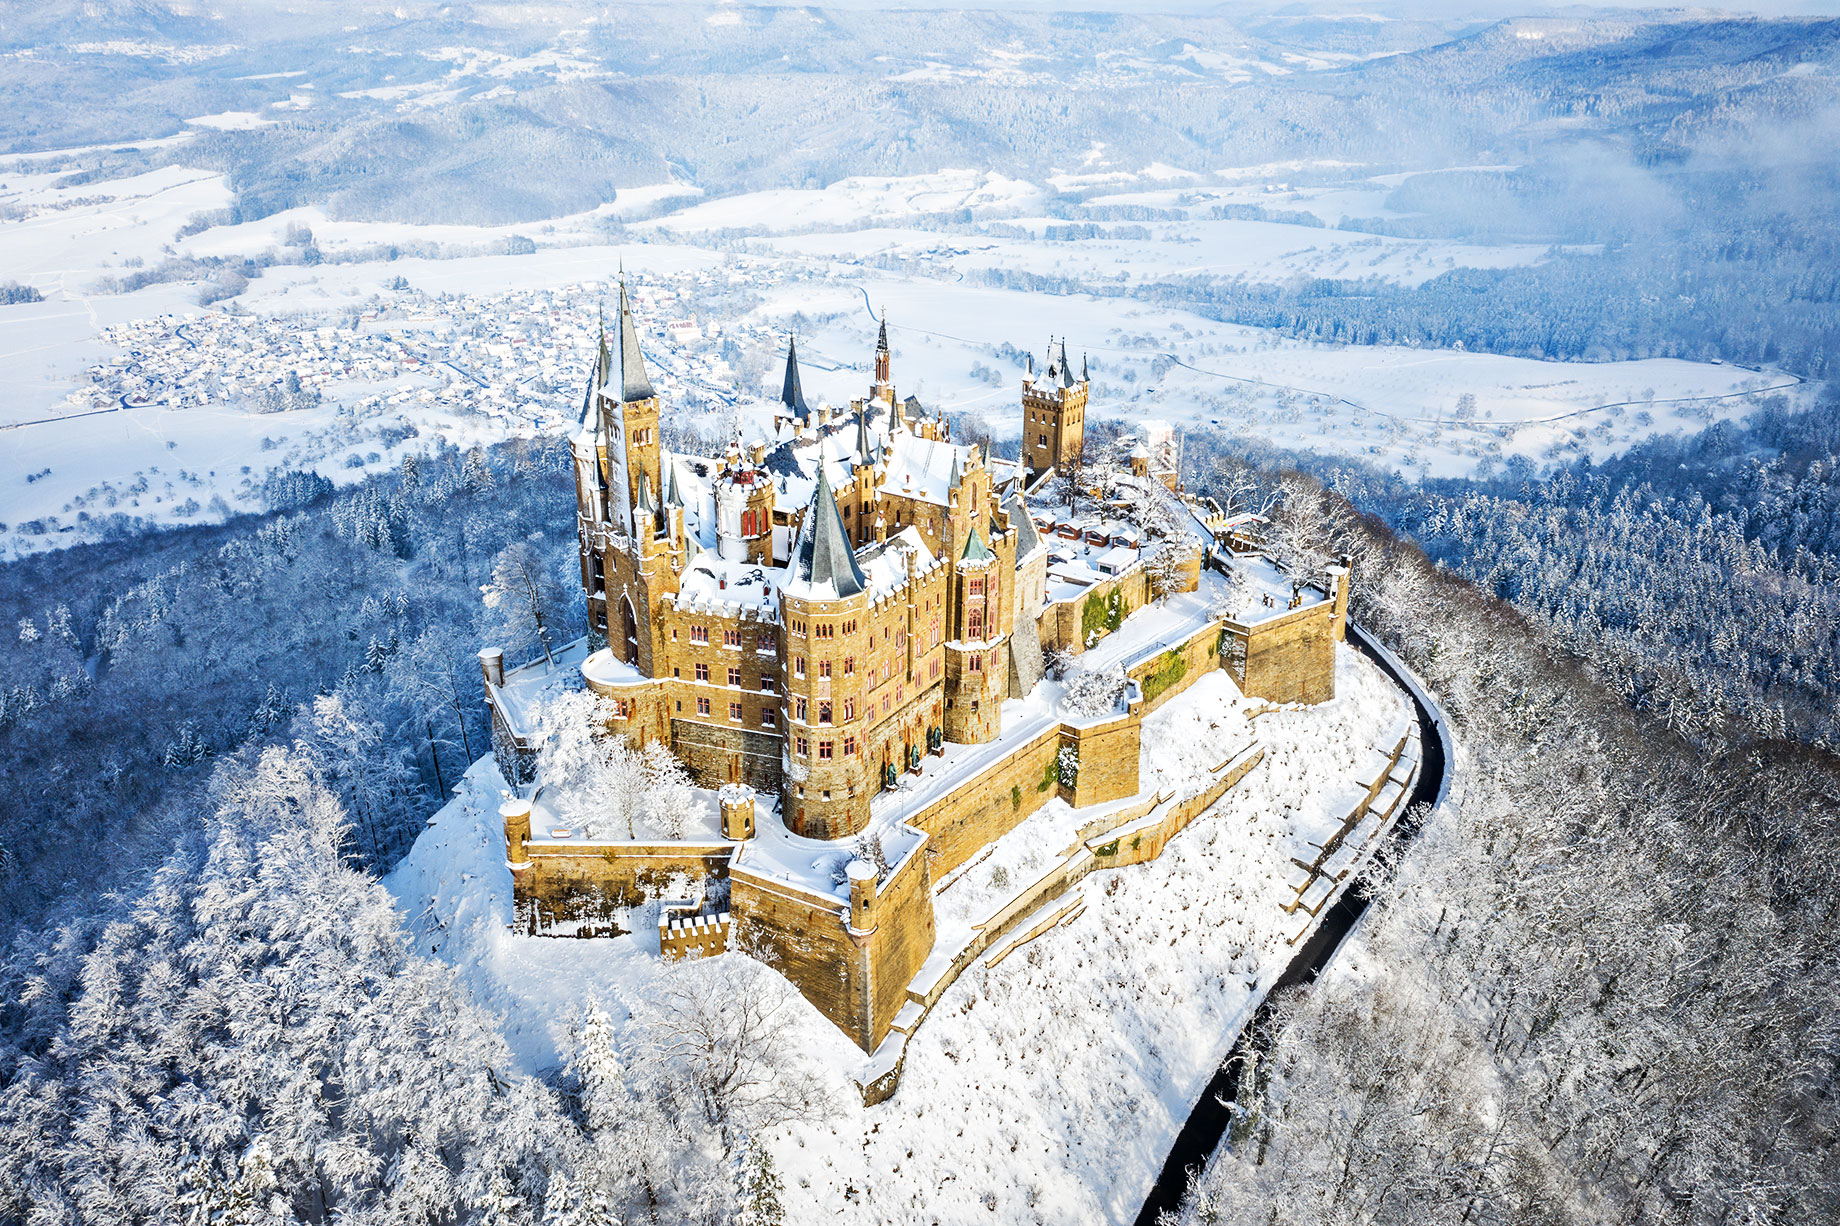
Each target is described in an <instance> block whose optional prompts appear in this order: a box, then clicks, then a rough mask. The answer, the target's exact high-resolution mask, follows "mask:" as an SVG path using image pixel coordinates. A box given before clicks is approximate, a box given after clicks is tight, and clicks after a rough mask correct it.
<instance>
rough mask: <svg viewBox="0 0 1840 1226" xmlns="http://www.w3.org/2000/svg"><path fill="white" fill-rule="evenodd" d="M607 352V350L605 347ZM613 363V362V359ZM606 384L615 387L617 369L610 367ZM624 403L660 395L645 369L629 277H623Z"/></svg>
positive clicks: (621, 364) (621, 299) (621, 374)
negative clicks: (614, 372)
mask: <svg viewBox="0 0 1840 1226" xmlns="http://www.w3.org/2000/svg"><path fill="white" fill-rule="evenodd" d="M602 352H603V353H605V352H606V350H605V349H604V348H603V350H602ZM609 366H610V367H611V362H610V363H609ZM607 375H608V378H607V381H606V386H607V387H609V388H612V387H613V378H612V376H613V371H612V370H611V369H609V370H608V371H607ZM619 391H620V403H621V404H631V403H632V402H633V401H635V400H652V399H655V398H656V397H657V395H658V393H657V392H655V391H653V390H652V380H651V378H650V377H649V376H648V375H647V374H646V373H645V355H644V354H643V353H640V352H639V332H638V329H637V328H635V327H634V326H633V314H632V304H631V303H630V302H628V301H627V298H626V279H625V278H624V277H621V279H620V388H619Z"/></svg>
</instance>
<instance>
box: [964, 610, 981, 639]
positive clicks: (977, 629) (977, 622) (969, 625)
mask: <svg viewBox="0 0 1840 1226" xmlns="http://www.w3.org/2000/svg"><path fill="white" fill-rule="evenodd" d="M965 621H966V632H967V633H968V634H970V636H971V637H972V638H974V639H981V638H983V637H984V610H982V609H970V610H968V611H967V613H966V618H965Z"/></svg>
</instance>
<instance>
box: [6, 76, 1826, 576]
mask: <svg viewBox="0 0 1840 1226" xmlns="http://www.w3.org/2000/svg"><path fill="white" fill-rule="evenodd" d="M491 67H492V66H491V65H487V66H486V67H485V68H481V69H480V71H486V70H487V69H490V68H491ZM269 118H272V116H263V115H252V114H246V113H241V112H235V113H230V112H227V113H224V114H220V115H216V116H201V117H198V119H197V120H195V121H194V122H193V124H192V126H191V127H190V128H188V129H187V132H197V131H207V130H211V129H218V130H225V129H231V130H234V129H236V128H238V127H243V128H246V127H248V126H250V125H253V124H257V123H258V122H266V120H267V119H269ZM184 139H185V134H184V133H182V134H180V135H179V136H177V137H174V138H172V140H171V141H170V142H168V143H172V144H175V145H178V146H180V147H181V148H180V152H182V146H183V141H184ZM1092 160H1093V164H1092V165H1091V166H1088V167H1082V168H1078V171H1077V172H1069V173H1067V174H1065V175H1057V176H1051V177H1050V180H1049V181H1047V182H1042V183H1032V182H1028V181H1025V180H1021V179H1015V178H1008V177H1005V176H1003V175H1001V174H995V173H989V172H977V171H969V170H963V171H942V172H939V173H936V174H929V175H915V176H908V177H903V178H876V179H871V178H854V179H845V180H841V181H839V182H836V183H833V184H830V185H828V186H824V187H814V188H804V189H783V190H777V191H770V192H754V193H747V194H742V195H735V196H727V197H723V198H720V199H703V198H702V193H701V192H699V191H698V190H697V189H695V188H691V187H686V186H683V185H680V184H673V183H661V184H651V185H638V186H635V187H632V188H629V189H623V190H621V191H619V192H617V193H616V198H615V199H614V200H612V201H610V202H608V203H606V204H603V205H602V206H600V207H598V208H596V209H593V210H589V211H587V212H583V213H578V214H573V215H570V216H566V217H558V218H555V219H552V220H550V221H547V222H541V223H537V224H526V225H505V226H462V225H412V224H407V223H398V222H371V221H353V220H348V219H338V218H331V217H328V216H327V215H326V214H325V213H324V212H323V211H321V210H319V209H317V208H297V209H290V210H287V211H284V212H281V213H277V214H274V215H271V216H268V217H264V218H261V219H259V220H254V221H249V222H245V223H241V224H235V225H204V224H203V223H202V222H201V221H199V220H198V219H199V218H201V217H205V216H208V215H210V214H212V213H213V212H214V211H215V210H219V209H222V208H223V207H225V206H226V205H227V204H229V203H230V202H231V199H232V196H231V192H230V189H229V186H228V184H227V182H226V181H225V180H224V178H223V177H222V176H221V175H218V174H215V173H212V172H207V171H202V170H196V169H188V168H186V167H184V166H168V167H164V168H161V169H158V170H154V171H148V172H145V173H140V174H135V175H131V176H127V177H123V178H119V179H114V180H108V179H101V180H88V179H86V181H83V182H81V183H71V182H68V181H66V179H65V178H63V177H62V176H61V174H60V173H59V172H57V171H54V170H51V169H47V167H49V166H53V165H55V164H56V163H55V161H54V160H53V159H51V158H49V157H48V156H45V155H36V156H32V157H22V158H15V159H13V160H11V161H9V162H4V163H0V284H5V283H7V282H17V283H19V284H20V285H22V286H26V287H29V288H31V289H33V290H35V291H37V292H38V293H40V294H42V295H43V296H44V300H43V301H40V302H34V303H17V304H13V305H5V306H0V435H4V436H5V444H6V445H5V446H4V447H0V524H3V525H4V527H0V556H17V555H18V554H20V553H23V552H28V551H33V550H38V549H44V548H54V547H59V546H62V545H66V544H70V543H73V542H76V541H80V540H85V539H92V538H93V537H94V536H95V535H97V534H99V533H100V532H101V531H103V528H104V525H106V524H108V523H109V522H110V521H111V517H126V519H127V521H128V526H130V527H131V526H133V524H134V522H135V521H139V522H140V523H141V524H160V523H170V522H200V521H205V520H210V519H215V518H221V517H222V516H223V515H225V514H228V513H230V512H233V511H242V510H251V509H260V508H261V506H262V505H263V504H262V502H261V498H260V490H261V488H262V484H263V479H264V477H265V476H266V475H267V474H268V473H269V472H270V471H271V470H275V469H286V468H302V469H311V470H314V471H316V472H319V473H321V474H322V475H324V476H326V477H329V478H331V479H332V480H334V481H335V482H346V481H351V480H357V479H360V478H361V477H363V476H364V475H365V474H367V473H373V472H376V471H378V470H379V469H381V468H383V467H387V466H389V465H392V464H394V463H396V462H397V461H398V460H399V459H400V457H401V455H402V453H403V452H405V451H409V450H425V449H428V448H433V447H437V446H440V445H443V444H445V443H453V444H457V445H460V446H470V445H472V444H473V443H475V442H483V441H491V440H492V439H495V438H501V437H506V436H510V435H516V434H528V433H531V432H537V431H552V430H556V429H559V428H561V426H562V424H563V422H564V421H565V419H566V416H567V413H568V411H569V406H570V405H571V403H578V402H579V399H580V396H579V388H578V387H577V386H576V384H577V381H578V380H579V379H580V378H581V374H582V372H583V371H585V369H586V368H587V365H588V362H589V360H590V357H591V354H592V351H593V345H594V343H595V333H596V327H597V324H596V319H597V315H598V312H599V311H601V310H602V309H603V308H604V306H605V302H606V300H607V298H608V297H609V295H610V293H611V288H612V286H613V284H614V282H615V279H616V278H617V276H618V274H619V271H620V269H621V268H624V269H625V270H626V272H627V274H628V276H629V278H630V280H631V282H632V284H633V286H634V290H635V294H636V298H637V301H638V306H639V309H640V314H641V318H642V323H643V325H644V327H645V329H646V333H647V335H646V346H647V354H648V357H649V358H650V359H651V360H652V362H653V364H654V366H655V367H656V368H657V369H658V370H659V371H660V372H661V373H662V378H663V383H664V384H665V387H666V395H667V397H668V398H669V410H670V415H669V416H668V417H667V421H674V422H675V423H677V424H678V425H680V426H681V427H684V428H686V429H689V430H691V431H693V432H695V433H697V434H700V435H702V436H703V437H706V438H716V437H725V436H726V435H727V434H728V433H729V432H731V431H732V430H733V429H734V428H735V426H736V425H737V424H739V425H740V426H741V427H742V428H743V429H744V431H748V432H754V433H757V432H759V430H761V429H762V428H764V423H765V422H766V421H767V420H768V414H767V412H766V411H765V406H766V403H767V401H769V400H770V399H771V398H772V397H773V396H774V394H775V392H776V391H777V386H778V378H779V374H780V369H781V364H782V363H783V353H784V350H783V345H784V336H785V333H786V332H787V331H796V332H797V334H798V335H799V338H800V353H801V357H802V358H803V360H804V373H805V387H806V390H807V393H808V395H815V396H821V397H826V398H829V399H830V400H831V401H832V402H833V403H834V404H837V405H839V406H842V405H846V404H847V403H848V401H849V399H850V398H851V397H853V396H858V395H861V394H862V391H863V389H864V385H865V384H866V382H867V380H868V365H869V358H870V355H871V351H872V347H873V343H874V331H875V326H876V318H875V313H876V312H881V311H884V310H885V311H886V312H887V316H888V320H889V331H890V336H891V338H892V340H893V342H894V349H895V355H894V356H895V365H894V377H895V382H896V385H897V387H898V388H899V389H900V391H901V393H902V394H903V395H907V394H917V395H918V396H919V397H920V398H921V400H922V402H923V403H924V404H925V405H926V406H927V407H928V408H929V409H939V410H944V411H945V412H947V413H948V414H951V415H953V416H955V417H958V418H960V419H962V420H963V421H964V422H965V423H966V424H967V425H969V426H972V427H975V428H976V429H979V430H983V431H987V432H989V433H990V434H991V435H992V436H993V437H995V438H998V439H1005V438H1014V437H1016V436H1017V435H1018V432H1019V429H1020V416H1019V412H1018V409H1017V399H1018V383H1019V380H1020V378H1021V374H1022V369H1023V354H1024V352H1025V351H1029V350H1033V351H1035V352H1036V353H1037V354H1038V355H1039V353H1040V352H1041V351H1042V349H1043V348H1044V347H1045V345H1046V342H1047V339H1048V336H1049V334H1054V335H1056V336H1064V337H1065V338H1066V340H1067V345H1068V349H1069V352H1070V353H1078V354H1081V355H1083V356H1084V357H1085V358H1086V359H1087V360H1088V361H1089V362H1090V369H1091V373H1092V377H1093V381H1094V394H1093V400H1092V404H1091V407H1090V408H1089V412H1091V413H1093V414H1095V415H1096V416H1100V417H1114V418H1121V419H1124V420H1127V421H1128V420H1130V419H1133V418H1138V417H1152V418H1159V419H1163V420H1168V421H1172V422H1175V423H1178V424H1180V425H1182V426H1184V427H1187V428H1190V429H1217V430H1220V431H1222V432H1225V433H1228V434H1233V433H1239V434H1244V435H1247V436H1251V437H1256V438H1260V439H1265V440H1269V441H1271V442H1274V443H1277V444H1280V445H1284V446H1303V447H1316V448H1319V449H1325V450H1331V451H1336V452H1340V453H1343V454H1347V455H1351V456H1356V457H1360V458H1362V459H1364V460H1367V461H1369V462H1373V463H1378V464H1382V465H1389V466H1394V467H1397V468H1399V469H1401V470H1402V471H1404V472H1405V473H1407V474H1408V475H1413V476H1417V475H1427V474H1429V475H1457V474H1464V473H1473V472H1478V471H1481V472H1487V471H1490V470H1492V469H1494V468H1496V467H1497V466H1499V465H1502V464H1505V463H1506V462H1507V461H1508V460H1510V459H1511V458H1513V457H1516V456H1519V457H1524V458H1525V459H1526V460H1528V461H1531V462H1532V463H1533V464H1534V465H1536V466H1538V465H1542V464H1545V463H1548V462H1551V461H1556V460H1564V459H1569V458H1573V457H1576V456H1578V455H1584V454H1589V455H1591V456H1593V457H1596V458H1602V457H1604V456H1607V455H1610V454H1613V453H1614V452H1616V451H1618V450H1621V449H1623V448H1626V447H1627V446H1629V445H1630V444H1631V443H1632V442H1634V441H1636V440H1639V439H1641V438H1643V437H1646V436H1647V435H1649V434H1652V433H1655V432H1657V431H1678V430H1688V429H1694V428H1698V427H1700V426H1702V425H1704V424H1705V423H1706V422H1708V421H1711V420H1714V419H1718V418H1725V417H1740V416H1742V415H1743V414H1744V413H1746V412H1747V411H1749V410H1750V408H1752V407H1753V406H1754V404H1755V403H1756V400H1757V397H1758V394H1759V393H1760V392H1762V391H1765V390H1777V391H1786V392H1787V393H1788V394H1789V395H1791V396H1795V397H1806V396H1807V395H1808V394H1809V389H1807V388H1802V387H1797V386H1795V382H1796V381H1795V380H1793V379H1792V378H1790V377H1787V376H1782V375H1779V374H1775V373H1772V372H1767V371H1765V372H1753V371H1749V370H1744V369H1740V368H1736V367H1729V366H1719V365H1707V364H1701V363H1693V362H1683V361H1672V360H1651V361H1639V362H1605V363H1561V362H1538V361H1531V360H1527V359H1520V358H1505V357H1498V356H1494V355H1488V354H1472V353H1462V352H1452V351H1443V350H1425V349H1406V348H1396V347H1384V346H1341V345H1326V344H1310V343H1304V342H1299V341H1295V340H1290V339H1287V338H1284V337H1281V336H1278V335H1276V334H1274V333H1271V332H1268V331H1263V330H1260V329H1254V328H1246V327H1238V326H1234V325H1230V324H1222V323H1219V322H1216V321H1213V320H1210V319H1206V318H1203V317H1201V316H1199V315H1196V314H1194V313H1192V312H1190V311H1186V310H1182V309H1179V308H1172V307H1161V306H1154V305H1149V304H1146V303H1143V302H1140V301H1137V300H1134V299H1131V298H1128V297H1127V298H1120V297H1116V296H1112V294H1113V292H1114V291H1115V290H1116V288H1117V287H1118V286H1120V285H1125V286H1127V287H1128V286H1135V285H1150V284H1155V283H1157V282H1158V281H1159V280H1168V279H1180V278H1184V277H1189V276H1236V275H1242V274H1243V275H1246V276H1249V277H1253V278H1257V279H1270V280H1279V279H1283V278H1288V277H1292V276H1297V275H1310V276H1330V277H1360V276H1375V277H1383V278H1386V279H1389V280H1393V281H1396V282H1399V283H1402V284H1410V283H1415V282H1418V281H1422V280H1424V279H1425V278H1427V277H1430V276H1434V275H1437V274H1438V273H1440V272H1443V271H1445V270H1447V269H1449V268H1451V267H1461V266H1473V267H1501V266H1506V265H1512V264H1520V263H1527V262H1530V261H1535V260H1539V259H1542V258H1545V252H1544V251H1543V250H1541V249H1536V248H1533V247H1514V246H1503V247H1480V246H1474V245H1464V244H1454V243H1447V242H1426V241H1419V240H1407V239H1397V238H1383V237H1380V236H1376V235H1371V234H1366V233H1362V232H1360V231H1355V230H1337V229H1330V228H1323V227H1320V226H1311V225H1305V224H1296V223H1294V222H1285V221H1273V220H1244V219H1228V218H1222V217H1220V216H1219V215H1218V210H1221V209H1223V208H1227V207H1230V206H1231V207H1238V206H1245V205H1250V204H1257V205H1258V206H1259V207H1260V208H1262V209H1264V210H1265V211H1266V214H1267V216H1268V217H1298V216H1302V215H1305V214H1308V215H1313V216H1315V217H1318V218H1321V219H1324V220H1329V221H1334V220H1339V219H1340V218H1341V217H1342V216H1344V215H1348V214H1358V215H1361V216H1376V215H1379V212H1384V209H1383V208H1382V205H1383V202H1384V201H1385V199H1386V198H1387V193H1388V192H1389V191H1391V190H1392V188H1394V187H1396V186H1397V184H1398V182H1399V181H1400V180H1401V179H1402V178H1403V177H1404V176H1401V175H1380V176H1374V177H1371V178H1368V177H1363V175H1362V174H1361V172H1360V169H1359V168H1350V167H1339V168H1338V167H1334V166H1327V165H1323V164H1316V165H1304V164H1297V163H1286V164H1278V165H1272V166H1263V167H1241V168H1231V167H1230V168H1225V169H1219V170H1214V171H1196V170H1188V169H1183V168H1179V167H1170V166H1163V165H1151V166H1148V167H1144V168H1141V169H1136V170H1131V169H1125V168H1120V167H1118V166H1116V165H1114V164H1112V163H1111V160H1110V158H1109V156H1108V155H1106V154H1105V153H1104V151H1102V150H1095V152H1094V154H1093V158H1092ZM1324 176H1328V178H1329V179H1330V181H1329V182H1327V183H1324V182H1320V181H1319V180H1322V179H1323V178H1324ZM1300 178H1301V179H1303V180H1310V182H1299V181H1298V180H1299V179H1300ZM1069 192H1071V193H1074V194H1073V196H1072V197H1069V196H1068V195H1066V193H1069ZM1069 199H1071V200H1072V201H1073V204H1074V206H1075V207H1074V208H1073V213H1074V216H1073V218H1072V219H1071V220H1061V219H1059V218H1050V217H1047V216H1044V214H1043V211H1042V206H1043V204H1044V202H1047V201H1049V200H1060V201H1061V202H1062V204H1063V205H1066V203H1067V202H1068V200H1069ZM1132 205H1135V206H1141V207H1144V208H1154V209H1157V210H1161V211H1163V212H1164V213H1167V212H1169V211H1172V210H1173V211H1174V212H1175V213H1177V214H1180V215H1182V216H1184V217H1186V220H1167V219H1164V220H1153V221H1147V222H1143V223H1120V222H1115V221H1104V222H1102V223H1098V224H1097V232H1096V233H1095V234H1094V235H1092V236H1089V237H1078V238H1077V239H1075V240H1069V239H1068V238H1067V236H1066V233H1065V231H1066V228H1067V226H1068V225H1070V224H1074V223H1075V222H1077V214H1078V212H1079V210H1080V209H1083V208H1090V209H1093V210H1096V211H1098V210H1105V209H1111V210H1113V211H1114V212H1115V210H1116V209H1117V208H1119V207H1122V206H1132ZM1376 210H1379V212H1376ZM1061 211H1062V212H1067V211H1068V210H1067V209H1066V208H1063V209H1062V210H1061ZM1101 215H1103V216H1108V217H1109V216H1111V215H1112V214H1109V213H1101ZM1161 215H1162V214H1161V213H1159V216H1161ZM942 219H949V224H945V223H943V222H942ZM245 261H247V262H248V263H244V262H245ZM236 268H241V269H243V271H244V272H248V273H250V274H251V275H249V276H247V277H244V276H243V275H242V274H241V273H237V274H235V275H232V273H231V271H227V270H234V269H236ZM1024 272H1026V273H1032V274H1040V275H1050V276H1060V277H1067V278H1072V279H1075V280H1078V281H1080V282H1083V283H1091V284H1094V285H1095V286H1104V287H1106V293H1105V294H1094V295H1087V294H1077V293H1076V294H1067V295H1047V294H1041V293H1025V292H1022V291H1019V290H1011V289H1003V288H998V287H996V286H995V285H993V284H992V283H991V278H992V276H994V275H998V274H1008V273H1024ZM201 298H209V299H210V300H211V303H210V305H209V306H201V305H200V300H201ZM415 330H421V331H423V332H425V333H427V334H429V335H430V336H431V337H433V338H435V339H434V341H433V342H432V343H434V344H446V345H450V346H451V352H443V353H436V352H433V351H432V350H431V348H430V347H429V346H428V345H424V346H422V347H421V348H416V347H414V346H409V347H407V348H405V347H404V346H402V345H393V344H392V343H391V341H390V338H391V337H392V336H397V337H400V336H402V335H405V334H407V333H408V332H411V331H415ZM311 334H320V335H322V336H325V335H327V334H330V335H331V339H330V340H327V341H326V342H325V343H324V344H321V345H320V346H319V347H318V349H317V350H316V351H305V350H303V347H302V346H301V344H300V343H299V338H300V337H302V336H307V335H311ZM293 381H298V382H299V383H301V384H304V385H305V386H306V387H307V389H308V395H307V396H306V398H305V399H300V400H289V401H288V402H287V404H288V405H289V406H290V409H291V411H288V412H285V413H274V412H272V411H271V412H265V413H264V412H258V411H257V410H258V409H261V408H263V407H267V408H268V409H271V410H272V409H273V408H274V407H275V405H274V401H273V397H272V395H271V396H270V397H269V402H268V403H267V404H266V406H265V405H264V403H263V398H264V393H265V392H268V391H269V390H270V389H282V388H286V387H292V386H293ZM114 522H115V523H116V525H117V527H118V528H119V527H120V526H121V523H122V521H121V519H119V518H116V519H115V520H114Z"/></svg>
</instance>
